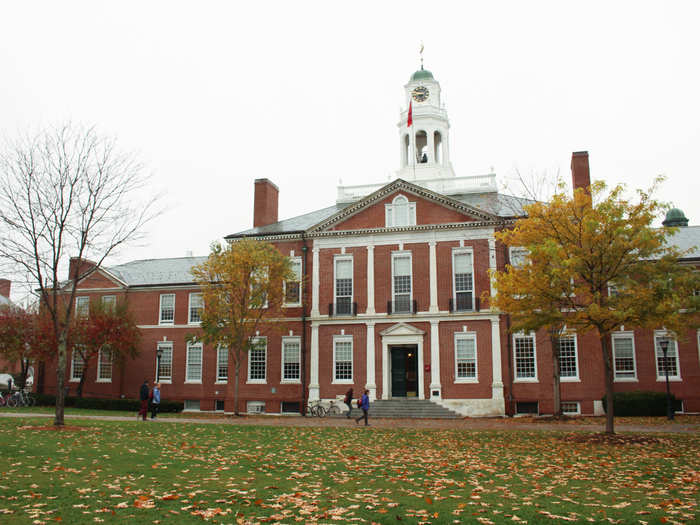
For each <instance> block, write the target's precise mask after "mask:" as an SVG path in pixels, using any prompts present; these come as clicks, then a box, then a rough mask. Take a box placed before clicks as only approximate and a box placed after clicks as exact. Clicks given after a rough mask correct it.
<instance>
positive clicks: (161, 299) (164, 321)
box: [158, 293, 175, 325]
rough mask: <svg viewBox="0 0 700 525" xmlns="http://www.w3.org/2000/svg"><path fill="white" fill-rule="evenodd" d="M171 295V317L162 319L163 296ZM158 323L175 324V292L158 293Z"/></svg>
mask: <svg viewBox="0 0 700 525" xmlns="http://www.w3.org/2000/svg"><path fill="white" fill-rule="evenodd" d="M164 297H172V298H173V318H172V319H163V298H164ZM158 324H167V325H171V324H175V294H174V293H162V294H160V303H159V305H158Z"/></svg>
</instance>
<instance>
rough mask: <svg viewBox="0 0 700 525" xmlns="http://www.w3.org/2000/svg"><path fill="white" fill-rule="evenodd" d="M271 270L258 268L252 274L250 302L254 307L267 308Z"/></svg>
mask: <svg viewBox="0 0 700 525" xmlns="http://www.w3.org/2000/svg"><path fill="white" fill-rule="evenodd" d="M268 286H269V272H268V270H267V268H257V269H255V270H253V272H252V273H251V274H250V304H249V307H250V308H252V309H262V308H267V287H268Z"/></svg>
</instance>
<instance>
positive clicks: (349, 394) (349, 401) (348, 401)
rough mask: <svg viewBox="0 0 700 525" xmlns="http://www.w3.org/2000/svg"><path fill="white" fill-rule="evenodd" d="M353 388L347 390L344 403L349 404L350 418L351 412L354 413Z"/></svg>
mask: <svg viewBox="0 0 700 525" xmlns="http://www.w3.org/2000/svg"><path fill="white" fill-rule="evenodd" d="M352 395H353V392H352V388H350V390H348V391H347V392H345V399H343V403H345V404H346V405H347V406H348V419H350V414H351V413H352Z"/></svg>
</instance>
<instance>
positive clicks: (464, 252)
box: [452, 247, 475, 312]
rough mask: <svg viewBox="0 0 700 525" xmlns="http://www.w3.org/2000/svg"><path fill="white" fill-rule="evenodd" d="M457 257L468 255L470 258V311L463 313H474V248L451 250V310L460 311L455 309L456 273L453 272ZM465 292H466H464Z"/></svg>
mask: <svg viewBox="0 0 700 525" xmlns="http://www.w3.org/2000/svg"><path fill="white" fill-rule="evenodd" d="M459 255H469V256H470V257H471V276H472V290H471V294H472V304H471V309H470V310H465V311H468V312H469V311H471V312H473V311H474V306H475V299H474V248H472V247H465V248H452V301H453V303H452V304H453V310H454V311H455V312H460V311H462V310H458V309H457V272H455V257H456V256H459ZM464 291H466V290H464Z"/></svg>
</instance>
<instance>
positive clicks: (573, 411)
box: [561, 401, 581, 415]
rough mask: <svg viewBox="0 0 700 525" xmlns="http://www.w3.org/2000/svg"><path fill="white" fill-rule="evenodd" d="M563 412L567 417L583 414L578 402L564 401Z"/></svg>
mask: <svg viewBox="0 0 700 525" xmlns="http://www.w3.org/2000/svg"><path fill="white" fill-rule="evenodd" d="M561 412H562V414H567V415H579V414H580V413H581V404H580V403H579V402H578V401H562V402H561Z"/></svg>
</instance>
